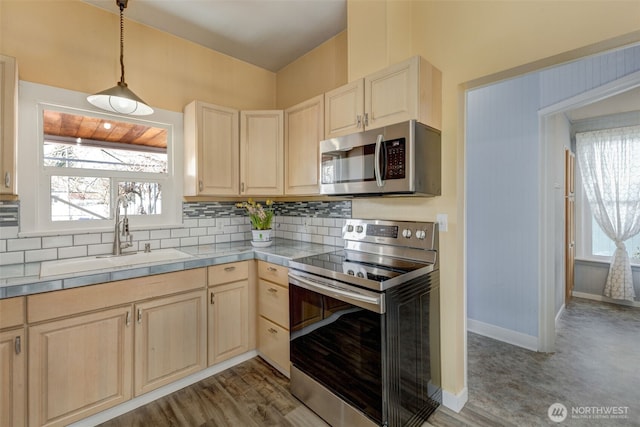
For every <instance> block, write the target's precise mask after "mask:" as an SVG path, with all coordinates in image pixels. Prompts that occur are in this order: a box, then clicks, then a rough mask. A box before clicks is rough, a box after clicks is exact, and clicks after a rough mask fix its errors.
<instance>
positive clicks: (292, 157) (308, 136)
mask: <svg viewBox="0 0 640 427" xmlns="http://www.w3.org/2000/svg"><path fill="white" fill-rule="evenodd" d="M284 128H285V138H284V141H285V142H284V156H285V170H284V185H285V194H318V193H319V192H320V187H319V186H318V184H319V176H320V173H319V171H320V159H319V152H320V147H319V145H320V141H322V140H323V139H324V96H323V95H319V96H316V97H315V98H312V99H310V100H308V101H305V102H303V103H300V104H298V105H296V106H294V107H291V108H289V109H287V110H286V111H285V112H284Z"/></svg>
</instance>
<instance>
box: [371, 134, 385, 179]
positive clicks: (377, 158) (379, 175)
mask: <svg viewBox="0 0 640 427" xmlns="http://www.w3.org/2000/svg"><path fill="white" fill-rule="evenodd" d="M383 140H384V136H382V135H378V139H377V140H376V152H375V159H374V164H373V171H374V174H375V176H376V184H377V185H378V187H383V186H384V181H383V180H382V171H381V169H380V151H381V149H382V142H383Z"/></svg>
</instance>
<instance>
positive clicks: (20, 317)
mask: <svg viewBox="0 0 640 427" xmlns="http://www.w3.org/2000/svg"><path fill="white" fill-rule="evenodd" d="M0 314H1V315H0V329H4V328H11V327H14V326H22V324H23V323H24V321H25V312H24V297H16V298H7V299H0Z"/></svg>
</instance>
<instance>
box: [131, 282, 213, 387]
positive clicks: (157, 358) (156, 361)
mask: <svg viewBox="0 0 640 427" xmlns="http://www.w3.org/2000/svg"><path fill="white" fill-rule="evenodd" d="M135 313H136V337H135V352H136V356H135V367H134V372H135V379H134V393H135V395H136V396H139V395H141V394H143V393H146V392H148V391H151V390H154V389H156V388H158V387H161V386H163V385H166V384H169V383H171V382H173V381H176V380H178V379H180V378H182V377H185V376H187V375H189V374H193V373H195V372H198V371H200V370H202V369H204V368H205V367H206V345H205V342H206V339H207V336H206V320H205V319H206V317H205V316H206V305H205V292H204V291H194V292H189V293H186V294H182V295H176V296H172V297H166V298H159V299H156V300H151V301H149V302H145V303H141V304H136V306H135Z"/></svg>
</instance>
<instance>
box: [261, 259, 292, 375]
mask: <svg viewBox="0 0 640 427" xmlns="http://www.w3.org/2000/svg"><path fill="white" fill-rule="evenodd" d="M257 335H258V351H259V353H260V355H261V356H262V357H263V358H264V359H265V360H266V361H267V362H269V363H271V364H272V365H273V366H275V367H276V368H278V369H279V370H280V371H282V372H283V373H285V374H287V375H289V278H288V269H287V268H286V267H283V266H280V265H275V264H271V263H267V262H264V261H258V333H257Z"/></svg>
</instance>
